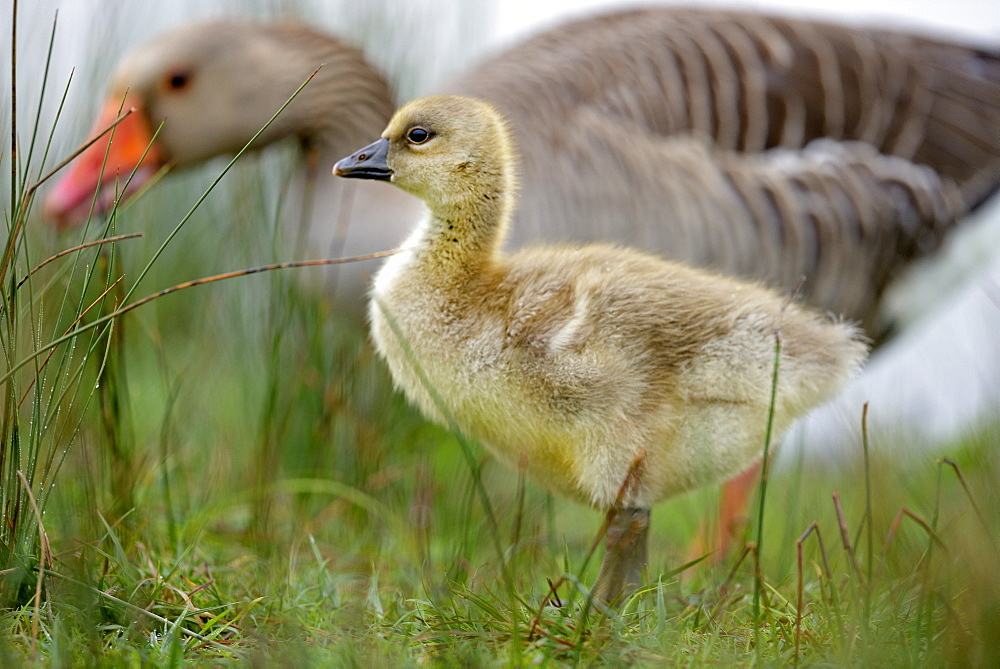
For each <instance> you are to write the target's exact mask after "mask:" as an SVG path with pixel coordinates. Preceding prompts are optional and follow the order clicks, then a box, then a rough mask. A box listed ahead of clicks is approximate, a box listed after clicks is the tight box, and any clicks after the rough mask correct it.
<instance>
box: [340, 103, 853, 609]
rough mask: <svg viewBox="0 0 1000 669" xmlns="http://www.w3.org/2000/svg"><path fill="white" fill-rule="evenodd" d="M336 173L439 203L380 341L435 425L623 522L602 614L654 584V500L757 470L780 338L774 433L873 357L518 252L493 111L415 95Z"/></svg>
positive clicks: (637, 279)
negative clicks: (456, 431) (510, 248)
mask: <svg viewBox="0 0 1000 669" xmlns="http://www.w3.org/2000/svg"><path fill="white" fill-rule="evenodd" d="M333 171H334V174H336V175H338V176H342V177H351V178H360V179H377V180H382V181H389V182H391V183H393V184H394V185H396V186H397V187H399V188H401V189H402V190H404V191H406V192H408V193H411V194H413V195H416V196H417V197H419V198H420V199H422V200H423V201H424V202H425V203H426V205H427V208H428V210H429V212H428V214H427V215H426V217H425V218H424V219H423V220H422V221H421V222H420V223H419V224H418V225H417V226H416V229H415V230H414V231H413V233H412V234H411V235H410V237H409V238H408V239H407V241H406V242H405V244H404V248H405V249H406V250H404V251H403V252H401V253H398V254H397V255H394V256H392V257H391V258H390V259H388V261H386V263H385V264H384V265H383V267H382V268H381V269H380V271H379V272H378V274H377V276H376V277H375V281H374V287H373V291H372V298H371V304H370V310H369V316H370V319H371V330H372V337H373V339H374V342H375V346H376V348H377V350H378V352H379V354H380V355H381V356H382V357H383V358H384V359H385V361H386V364H387V365H388V366H389V370H390V371H391V373H392V376H393V379H394V380H395V383H396V385H397V386H398V387H399V388H401V389H402V391H403V392H404V393H405V394H406V396H407V397H408V398H409V400H410V401H411V402H413V403H414V404H416V405H417V406H418V407H419V408H420V409H421V411H423V413H424V414H425V415H426V416H427V417H429V418H430V419H432V420H435V421H437V422H439V423H445V424H447V423H448V422H449V421H448V420H447V419H446V416H447V417H448V418H450V419H452V420H454V421H455V422H456V423H457V425H458V426H459V427H460V428H461V429H462V430H463V431H464V432H466V433H467V434H469V435H471V436H473V437H475V438H477V439H478V440H479V441H480V442H481V443H482V444H483V445H484V446H485V447H486V448H487V449H488V450H489V451H490V452H491V453H492V454H493V455H494V456H496V457H497V458H499V459H500V460H501V461H503V462H505V463H507V465H509V466H511V467H516V468H523V469H524V471H525V472H526V474H527V475H528V477H529V478H531V479H532V480H533V481H535V482H536V483H537V484H539V485H541V486H543V487H545V488H547V489H549V490H552V491H553V492H555V493H558V494H561V495H564V496H567V497H570V498H572V499H575V500H578V501H580V502H583V503H586V504H590V505H592V506H594V507H597V508H598V509H602V510H605V511H606V512H608V517H609V518H610V519H611V522H610V525H609V528H608V533H607V536H606V540H605V543H606V546H605V554H604V560H603V562H602V564H601V569H600V572H599V575H598V578H597V582H596V584H595V586H594V588H593V590H592V592H593V594H594V596H596V597H598V598H600V599H601V600H603V601H604V602H606V603H609V604H611V603H617V602H619V601H620V600H621V599H622V598H623V597H624V596H625V595H627V594H629V593H631V592H633V591H634V590H635V589H636V588H638V587H639V586H640V585H641V583H642V577H643V575H644V573H645V571H646V566H647V557H646V553H647V550H646V544H647V541H646V537H647V534H648V527H649V510H650V508H651V507H652V506H653V505H654V504H656V503H657V502H659V501H661V500H663V499H665V498H667V497H670V496H672V495H677V494H679V493H683V492H685V491H688V490H691V489H693V488H696V487H698V486H703V485H707V484H710V483H713V482H716V481H719V480H721V479H725V478H727V477H730V476H732V475H734V474H737V473H738V472H740V471H742V470H743V469H745V468H746V467H747V466H748V465H750V464H752V463H753V462H754V461H755V460H756V459H758V458H759V457H760V455H761V453H762V450H763V446H764V440H765V433H766V430H767V422H768V410H769V405H770V397H771V386H772V378H773V368H774V357H775V351H776V347H775V333H776V332H778V333H780V338H781V341H782V348H781V357H780V368H779V369H780V373H779V383H778V387H777V396H776V402H775V406H774V417H773V421H774V422H773V431H772V435H773V437H774V438H775V439H776V438H777V437H778V436H780V435H781V433H782V432H783V431H784V430H785V429H786V428H787V426H788V425H789V423H790V422H791V421H792V420H793V419H795V418H796V417H797V416H799V415H801V414H803V413H805V412H806V411H808V410H809V409H810V408H812V407H813V406H815V405H817V404H819V403H821V402H823V401H824V400H826V399H828V398H830V397H831V396H832V395H834V394H835V393H836V392H837V391H838V389H840V388H841V386H843V385H844V383H845V382H846V381H847V380H848V379H849V378H850V377H851V376H852V375H854V374H855V373H856V372H857V371H858V369H859V367H860V365H861V364H862V362H863V361H864V359H865V357H866V353H867V346H866V344H865V343H864V341H863V337H862V335H861V334H860V332H859V331H858V330H857V329H856V328H855V327H852V326H851V325H848V324H844V323H835V322H832V321H831V320H830V319H828V318H824V317H822V316H820V315H818V314H815V313H813V312H812V311H809V310H807V309H805V308H803V307H801V306H799V305H797V304H788V300H787V299H785V298H783V297H781V296H779V295H777V294H776V293H773V292H771V291H769V290H766V289H764V288H762V287H760V286H757V285H752V284H749V283H743V282H740V281H735V280H733V279H729V278H724V277H722V276H716V275H714V274H710V273H706V272H704V271H700V270H696V269H693V268H690V267H686V266H683V265H680V264H677V263H673V262H668V261H665V260H662V259H660V258H657V257H654V256H651V255H647V254H645V253H641V252H639V251H635V250H632V249H627V248H618V247H615V246H610V245H601V244H594V245H590V246H583V247H569V246H566V247H553V246H543V247H537V248H527V249H523V250H519V251H517V252H515V253H509V254H508V253H505V252H504V251H503V245H504V237H505V235H506V233H507V231H508V228H509V226H510V221H511V215H512V211H513V209H514V204H515V191H516V157H515V150H514V146H513V140H512V135H511V132H510V130H509V128H508V127H507V124H506V122H505V121H504V119H503V117H502V116H501V115H500V113H499V112H498V111H497V110H496V109H495V108H493V107H491V106H490V105H489V104H487V103H485V102H482V101H480V100H477V99H474V98H467V97H458V96H429V97H424V98H419V99H417V100H414V101H413V102H410V103H408V104H406V105H404V106H403V107H402V108H401V109H399V110H398V111H397V112H396V114H395V115H394V116H393V118H392V120H391V121H390V122H389V125H388V127H387V128H386V130H385V132H383V133H382V138H381V139H379V140H378V141H376V142H374V143H373V144H371V145H369V146H367V147H365V148H363V149H361V150H360V151H358V152H356V153H354V154H353V155H351V156H348V157H347V158H344V159H342V160H340V161H339V162H338V163H337V164H336V165H335V166H334V170H333ZM422 377H423V378H422ZM432 389H433V390H432ZM439 403H440V404H439Z"/></svg>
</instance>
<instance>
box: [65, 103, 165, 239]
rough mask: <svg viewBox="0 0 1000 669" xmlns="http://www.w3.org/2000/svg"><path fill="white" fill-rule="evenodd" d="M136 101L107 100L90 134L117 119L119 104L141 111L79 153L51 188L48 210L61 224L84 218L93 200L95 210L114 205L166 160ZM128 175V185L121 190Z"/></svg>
mask: <svg viewBox="0 0 1000 669" xmlns="http://www.w3.org/2000/svg"><path fill="white" fill-rule="evenodd" d="M137 103H138V100H136V99H135V98H134V96H131V95H129V96H126V98H125V104H124V105H122V101H121V98H111V99H109V100H108V101H107V102H105V103H104V108H103V109H102V110H101V114H100V116H99V117H98V119H97V123H96V124H95V125H94V130H93V131H92V133H91V136H93V135H96V134H97V133H99V132H101V131H103V130H104V129H105V128H107V127H108V126H109V125H111V124H112V123H114V121H115V119H117V118H118V117H119V116H120V113H119V112H120V110H127V109H129V108H131V107H135V108H136V109H137V111H134V112H132V113H131V114H130V115H129V116H127V117H126V118H125V120H123V121H122V122H121V123H119V124H118V125H116V126H115V128H114V129H113V130H111V131H109V132H108V133H107V134H105V135H104V136H103V137H102V138H101V139H99V140H97V141H96V142H94V143H93V144H91V145H90V146H89V147H88V148H87V150H86V151H84V152H83V153H82V154H80V155H79V156H78V157H77V158H76V160H75V161H73V163H72V164H71V165H70V168H69V172H67V173H66V174H65V175H64V176H63V177H62V179H60V180H59V183H57V184H56V186H55V188H54V189H53V190H52V191H51V192H50V193H49V196H48V198H47V199H46V201H45V214H46V216H48V217H49V218H51V219H53V220H54V221H55V223H56V225H57V227H59V228H64V227H69V226H72V225H76V224H78V223H80V222H82V221H84V220H86V219H87V217H88V215H89V214H90V208H91V203H94V212H95V213H98V214H100V213H104V212H105V211H108V210H110V209H111V208H112V207H113V206H114V204H115V201H116V200H117V199H118V198H119V197H123V196H125V195H126V194H128V193H132V192H135V191H136V190H138V189H139V188H141V187H142V185H143V184H145V183H146V182H148V181H149V180H150V179H151V178H152V177H153V175H154V174H155V173H156V171H157V170H158V169H159V168H160V167H162V166H163V160H162V158H161V156H160V150H159V147H158V146H157V145H156V144H152V141H153V134H152V132H150V129H149V121H148V119H147V118H146V115H145V114H144V113H143V112H142V110H141V107H140V105H139V104H137ZM147 149H148V150H147ZM133 172H134V174H133ZM130 176H131V181H129V177H130ZM126 181H128V182H129V183H128V188H127V189H126V192H122V191H121V189H122V188H124V187H125V182H126ZM95 193H96V195H97V199H96V202H95V201H94V196H95Z"/></svg>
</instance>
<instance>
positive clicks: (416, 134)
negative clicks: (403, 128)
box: [406, 125, 431, 144]
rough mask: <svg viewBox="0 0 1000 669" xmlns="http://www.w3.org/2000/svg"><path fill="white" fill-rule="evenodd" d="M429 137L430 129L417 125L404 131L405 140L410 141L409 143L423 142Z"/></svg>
mask: <svg viewBox="0 0 1000 669" xmlns="http://www.w3.org/2000/svg"><path fill="white" fill-rule="evenodd" d="M430 138H431V133H430V131H429V130H427V129H426V128H421V127H420V126H419V125H418V126H415V127H413V128H410V130H409V131H408V132H407V133H406V140H407V141H408V142H410V144H423V143H424V142H426V141H427V140H428V139H430Z"/></svg>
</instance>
